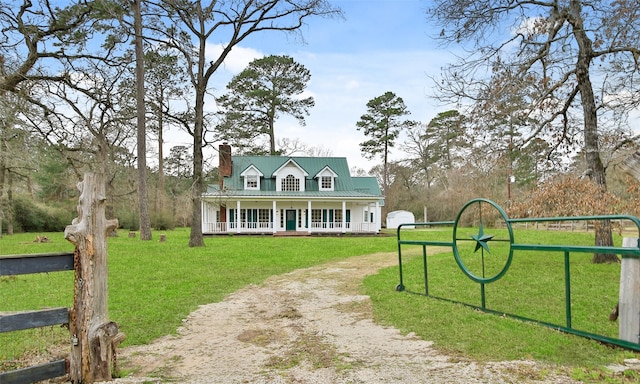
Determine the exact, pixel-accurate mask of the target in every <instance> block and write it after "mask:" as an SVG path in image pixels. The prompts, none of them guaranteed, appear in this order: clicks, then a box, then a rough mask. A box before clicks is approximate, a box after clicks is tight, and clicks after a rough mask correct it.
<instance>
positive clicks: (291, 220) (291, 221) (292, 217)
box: [287, 209, 296, 231]
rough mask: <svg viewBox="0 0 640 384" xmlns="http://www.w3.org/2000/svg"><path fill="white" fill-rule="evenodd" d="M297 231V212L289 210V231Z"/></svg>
mask: <svg viewBox="0 0 640 384" xmlns="http://www.w3.org/2000/svg"><path fill="white" fill-rule="evenodd" d="M295 230H296V210H295V209H287V231H295Z"/></svg>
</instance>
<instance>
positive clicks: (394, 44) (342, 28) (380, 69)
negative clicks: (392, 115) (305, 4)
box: [210, 0, 450, 171]
mask: <svg viewBox="0 0 640 384" xmlns="http://www.w3.org/2000/svg"><path fill="white" fill-rule="evenodd" d="M332 4H334V5H336V6H339V7H340V8H341V9H342V10H343V12H344V16H345V17H344V19H340V18H334V19H325V18H316V19H313V20H308V25H306V26H305V27H304V28H303V31H302V32H303V36H304V39H305V44H303V43H301V42H300V41H299V40H298V39H296V38H294V37H291V36H288V35H285V34H283V33H281V32H278V33H263V34H256V35H254V36H252V37H251V38H250V39H248V40H246V41H244V42H243V43H242V44H240V46H238V47H235V48H234V49H233V51H232V52H231V55H230V56H229V57H228V59H227V60H226V62H225V67H224V69H223V70H221V71H219V72H218V73H216V74H215V75H214V78H213V82H212V83H211V84H210V86H211V87H212V88H213V92H214V93H215V94H217V95H219V94H221V93H223V92H224V90H225V89H224V87H225V85H226V84H227V83H228V81H229V80H230V79H231V77H232V76H233V75H235V74H237V73H238V72H239V71H241V70H242V69H244V68H245V67H246V65H247V64H248V63H249V62H250V61H251V60H253V59H255V58H257V57H261V56H264V55H271V54H274V55H283V54H286V55H289V56H291V57H293V58H294V60H296V61H297V62H299V63H301V64H302V65H304V66H305V67H306V68H307V69H309V70H310V72H311V81H310V83H309V84H308V86H307V92H308V94H309V95H312V96H313V97H314V99H315V103H316V105H315V107H314V108H312V109H311V111H310V116H309V117H307V120H306V121H307V124H306V126H304V127H301V126H299V125H298V124H297V123H296V121H294V120H292V119H286V118H282V119H280V120H278V121H277V122H276V137H277V138H282V137H287V138H290V139H295V138H297V139H299V140H300V141H301V142H304V143H306V144H308V145H311V146H322V147H323V148H325V149H330V150H331V152H332V156H337V157H346V158H347V160H348V162H349V166H351V167H354V166H356V167H359V168H363V169H365V170H366V171H369V169H370V168H371V167H373V166H374V165H376V164H379V163H381V161H380V160H379V159H375V160H372V161H369V160H366V159H365V158H364V157H362V155H361V153H360V148H359V143H361V142H363V141H365V140H366V138H365V136H364V134H363V133H362V132H360V131H357V129H356V122H357V121H358V120H359V118H360V116H361V115H362V114H364V113H365V112H366V103H367V102H368V101H369V100H371V99H373V98H375V97H377V96H380V95H382V94H383V93H385V92H387V91H391V92H394V93H395V94H396V95H398V96H399V97H401V98H403V100H404V102H405V104H406V105H407V107H408V109H409V111H411V115H410V116H408V117H407V118H410V119H412V120H418V121H421V122H425V123H428V122H429V121H430V120H431V119H432V118H433V117H435V116H436V114H437V113H438V112H442V111H444V110H446V108H445V107H442V106H437V105H436V103H435V102H434V101H433V100H431V99H430V98H429V95H430V94H431V91H430V88H431V80H430V79H429V77H428V76H430V75H431V76H437V75H438V74H439V71H440V67H441V66H443V65H444V64H446V63H447V60H450V56H449V55H448V54H447V53H446V51H444V50H443V49H441V48H439V47H438V46H437V43H436V42H435V41H434V40H433V38H432V37H431V35H432V34H433V33H434V32H433V31H432V30H430V28H429V24H428V21H427V19H426V12H425V8H426V6H427V2H425V1H424V0H367V1H365V0H342V1H332ZM210 43H211V45H212V47H210V48H211V50H210V52H214V51H215V44H217V43H220V42H216V41H211V42H210ZM402 141H403V138H401V139H400V140H398V142H397V143H396V148H394V149H393V152H392V158H393V159H400V158H404V157H406V155H405V154H404V153H403V151H402Z"/></svg>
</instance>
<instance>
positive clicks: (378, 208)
mask: <svg viewBox="0 0 640 384" xmlns="http://www.w3.org/2000/svg"><path fill="white" fill-rule="evenodd" d="M380 216H382V215H381V214H380V201H378V200H376V213H375V217H376V220H375V222H376V232H378V231H380V229H381V228H382V217H380Z"/></svg>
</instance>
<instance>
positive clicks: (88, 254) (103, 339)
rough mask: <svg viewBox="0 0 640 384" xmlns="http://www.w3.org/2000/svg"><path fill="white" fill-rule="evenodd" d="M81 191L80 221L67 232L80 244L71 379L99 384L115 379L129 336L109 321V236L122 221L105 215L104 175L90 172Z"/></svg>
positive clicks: (72, 314) (76, 258)
mask: <svg viewBox="0 0 640 384" xmlns="http://www.w3.org/2000/svg"><path fill="white" fill-rule="evenodd" d="M78 189H79V190H80V198H79V204H78V217H77V218H75V219H73V221H72V223H71V225H68V226H67V228H66V229H65V230H64V237H65V239H67V240H69V241H70V242H71V243H73V244H74V245H75V251H74V265H75V281H74V298H73V301H74V303H73V309H72V310H71V311H70V314H69V330H70V333H71V337H72V346H71V358H70V367H69V375H70V379H71V382H73V383H93V382H95V381H109V380H111V364H112V357H113V353H114V348H115V345H116V344H117V343H119V342H120V341H122V339H123V338H124V335H122V334H119V333H118V324H116V323H114V322H110V321H109V320H108V317H107V312H108V309H107V298H108V295H107V276H108V273H107V235H108V233H109V232H111V231H113V230H114V229H116V228H117V227H118V220H107V219H106V217H105V204H106V196H105V182H104V177H103V176H102V175H99V174H98V175H96V174H93V173H86V174H85V175H84V181H82V182H80V183H78Z"/></svg>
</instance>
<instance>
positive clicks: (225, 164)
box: [218, 142, 231, 188]
mask: <svg viewBox="0 0 640 384" xmlns="http://www.w3.org/2000/svg"><path fill="white" fill-rule="evenodd" d="M218 158H219V165H218V172H219V173H220V188H222V187H223V183H224V178H225V177H229V176H231V146H230V145H229V144H227V143H226V142H224V143H222V144H220V146H219V147H218Z"/></svg>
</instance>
